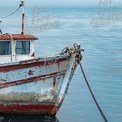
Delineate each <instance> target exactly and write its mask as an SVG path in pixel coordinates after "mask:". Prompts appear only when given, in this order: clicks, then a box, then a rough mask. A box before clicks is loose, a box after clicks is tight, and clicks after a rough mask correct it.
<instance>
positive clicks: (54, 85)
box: [51, 77, 56, 95]
mask: <svg viewBox="0 0 122 122" xmlns="http://www.w3.org/2000/svg"><path fill="white" fill-rule="evenodd" d="M55 89H56V77H54V80H53V83H52V90H51V93H52V94H53V95H54V94H55Z"/></svg>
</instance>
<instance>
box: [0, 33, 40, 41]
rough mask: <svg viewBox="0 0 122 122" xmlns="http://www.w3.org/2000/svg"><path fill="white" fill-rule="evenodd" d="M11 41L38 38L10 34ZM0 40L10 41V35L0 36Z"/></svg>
mask: <svg viewBox="0 0 122 122" xmlns="http://www.w3.org/2000/svg"><path fill="white" fill-rule="evenodd" d="M11 35H12V38H13V40H37V39H38V38H37V37H35V36H33V35H26V34H25V35H24V34H11ZM0 40H11V37H10V34H0Z"/></svg>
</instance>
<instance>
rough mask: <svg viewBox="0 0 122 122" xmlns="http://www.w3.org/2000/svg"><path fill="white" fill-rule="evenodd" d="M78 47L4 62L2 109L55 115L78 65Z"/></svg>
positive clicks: (1, 70) (1, 68)
mask: <svg viewBox="0 0 122 122" xmlns="http://www.w3.org/2000/svg"><path fill="white" fill-rule="evenodd" d="M79 54H80V51H79V50H78V51H77V49H75V51H73V52H72V53H63V54H59V55H56V56H53V57H46V58H45V57H42V58H38V59H33V60H26V61H21V62H15V63H7V64H3V65H2V64H1V65H0V112H9V113H13V112H14V113H41V114H51V115H55V114H56V112H57V111H58V109H59V108H60V106H61V104H62V102H63V100H64V96H65V94H66V92H67V90H68V86H69V84H70V80H71V79H72V76H73V73H74V71H75V68H76V66H77V60H76V58H77V55H79Z"/></svg>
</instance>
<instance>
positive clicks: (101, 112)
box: [78, 61, 108, 122]
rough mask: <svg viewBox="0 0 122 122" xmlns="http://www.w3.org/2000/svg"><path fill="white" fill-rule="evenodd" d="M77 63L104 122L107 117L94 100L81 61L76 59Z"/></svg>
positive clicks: (106, 121)
mask: <svg viewBox="0 0 122 122" xmlns="http://www.w3.org/2000/svg"><path fill="white" fill-rule="evenodd" d="M78 63H79V65H80V68H81V71H82V74H83V76H84V79H85V82H86V84H87V86H88V88H89V91H90V93H91V95H92V97H93V100H94V102H95V104H96V106H97V108H98V110H99V112H100V114H101V115H102V117H103V119H104V121H105V122H108V120H107V118H106V117H105V115H104V113H103V111H102V109H101V108H100V106H99V104H98V102H97V100H96V98H95V95H94V93H93V92H92V89H91V87H90V85H89V82H88V80H87V78H86V75H85V73H84V69H83V67H82V65H81V62H79V61H78Z"/></svg>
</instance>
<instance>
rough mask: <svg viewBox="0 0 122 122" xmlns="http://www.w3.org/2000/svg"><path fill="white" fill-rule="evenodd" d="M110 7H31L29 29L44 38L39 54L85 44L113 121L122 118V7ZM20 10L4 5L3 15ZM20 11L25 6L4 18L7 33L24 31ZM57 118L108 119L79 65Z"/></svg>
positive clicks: (68, 121)
mask: <svg viewBox="0 0 122 122" xmlns="http://www.w3.org/2000/svg"><path fill="white" fill-rule="evenodd" d="M108 6H109V7H108V8H104V6H99V5H98V6H96V7H81V8H75V7H74V8H53V7H52V8H49V7H38V8H37V7H30V8H28V7H27V8H26V20H25V23H26V27H25V31H26V33H31V34H34V35H36V36H37V37H39V40H38V41H36V42H35V49H36V55H37V56H44V55H53V54H55V53H60V51H61V50H62V49H63V48H64V47H66V46H72V44H73V43H74V42H79V43H80V44H81V47H82V48H83V49H85V52H83V60H82V65H83V67H84V70H85V73H86V76H87V78H88V80H89V83H90V85H91V88H92V90H93V92H94V94H95V96H96V98H97V100H98V102H99V104H100V106H101V108H102V110H103V112H104V114H105V115H106V117H107V119H108V121H109V122H122V34H121V33H122V9H121V7H119V8H117V7H111V6H110V5H108ZM15 8H16V7H13V8H5V7H4V8H0V16H1V17H2V16H4V15H7V14H8V13H10V12H12V11H13V10H15ZM20 15H21V10H20V11H19V12H18V13H16V14H15V15H13V16H11V17H9V18H7V19H3V23H2V24H0V27H1V28H2V31H3V33H6V32H8V33H10V32H12V33H17V32H18V33H20V32H21V30H20V28H21V24H20V23H21V16H20ZM1 116H2V115H1ZM56 117H57V119H58V120H59V121H60V122H103V119H102V117H101V116H100V114H99V112H98V109H97V108H96V106H95V104H94V101H93V99H92V97H91V95H90V93H89V90H88V88H87V86H86V84H85V82H84V79H83V76H82V74H81V71H80V68H79V66H78V67H77V70H76V72H75V74H74V77H73V79H72V81H71V84H70V88H69V91H68V93H67V95H66V97H65V100H64V102H63V104H62V107H61V109H60V110H59V112H58V113H57V116H56ZM20 118H21V117H20ZM22 118H23V120H22ZM22 118H21V120H22V121H24V120H25V121H26V118H25V119H24V117H22ZM33 118H34V117H33ZM14 119H15V118H14ZM58 120H56V121H58ZM37 121H40V122H41V121H43V120H42V119H41V120H36V117H35V120H33V122H37ZM44 121H46V120H44ZM52 122H54V120H52Z"/></svg>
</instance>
